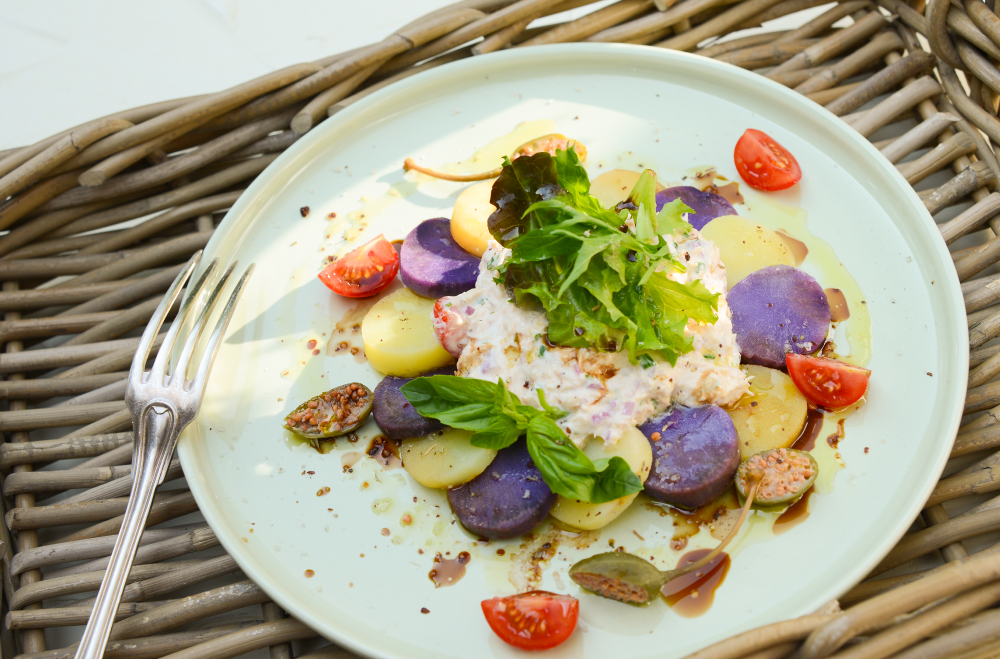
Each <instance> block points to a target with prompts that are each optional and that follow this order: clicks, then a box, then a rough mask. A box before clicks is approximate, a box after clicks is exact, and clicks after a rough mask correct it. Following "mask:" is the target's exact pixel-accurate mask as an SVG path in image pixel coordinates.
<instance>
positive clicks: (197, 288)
mask: <svg viewBox="0 0 1000 659" xmlns="http://www.w3.org/2000/svg"><path fill="white" fill-rule="evenodd" d="M218 265H219V259H212V262H211V263H209V264H208V267H207V268H205V271H204V272H203V273H201V276H200V277H198V281H196V282H195V283H194V285H193V286H191V287H189V289H188V294H187V295H186V296H185V298H184V301H183V302H182V303H181V308H180V309H179V310H178V311H177V315H176V316H175V317H174V322H173V323H172V324H171V325H170V329H169V330H167V335H166V336H165V337H163V343H162V344H161V345H160V350H159V351H158V352H157V353H156V359H154V360H153V367H152V368H151V369H150V371H149V379H148V382H156V383H158V384H162V383H163V379H164V377H165V375H166V372H167V367H168V366H169V365H170V364H169V362H170V353H171V351H172V350H173V349H174V343H175V342H176V341H177V334H178V333H179V332H180V331H181V328H182V327H183V326H184V323H185V321H186V320H187V317H188V314H190V313H191V310H192V309H194V308H195V307H196V306H197V301H198V299H199V298H200V297H201V294H202V292H203V291H204V289H205V285H206V284H207V283H208V280H209V279H210V278H211V276H212V273H213V272H215V268H216V267H218Z"/></svg>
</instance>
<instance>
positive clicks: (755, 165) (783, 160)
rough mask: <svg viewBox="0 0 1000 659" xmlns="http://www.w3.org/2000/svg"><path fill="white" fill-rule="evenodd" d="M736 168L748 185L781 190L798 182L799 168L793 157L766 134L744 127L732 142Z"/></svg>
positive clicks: (761, 188)
mask: <svg viewBox="0 0 1000 659" xmlns="http://www.w3.org/2000/svg"><path fill="white" fill-rule="evenodd" d="M733 157H734V159H735V160H736V171H738V172H739V173H740V176H742V177H743V180H744V181H746V182H747V184H748V185H749V186H750V187H752V188H757V189H758V190H784V189H786V188H790V187H792V186H793V185H795V184H796V183H798V182H799V179H801V178H802V170H801V169H800V168H799V163H798V161H796V160H795V156H793V155H792V154H791V153H789V152H788V149H786V148H785V147H783V146H781V145H780V144H778V143H777V142H775V141H774V140H773V139H772V138H771V136H769V135H768V134H767V133H762V132H761V131H759V130H754V129H753V128H748V129H747V131H746V132H745V133H743V137H741V138H740V140H739V141H738V142H737V143H736V153H735V154H733Z"/></svg>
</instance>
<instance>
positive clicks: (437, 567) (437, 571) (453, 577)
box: [427, 551, 472, 588]
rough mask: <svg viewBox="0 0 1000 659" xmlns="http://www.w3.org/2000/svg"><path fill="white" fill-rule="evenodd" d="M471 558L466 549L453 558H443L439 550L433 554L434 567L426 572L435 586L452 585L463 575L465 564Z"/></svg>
mask: <svg viewBox="0 0 1000 659" xmlns="http://www.w3.org/2000/svg"><path fill="white" fill-rule="evenodd" d="M471 560H472V556H471V555H470V554H469V552H467V551H463V552H460V553H459V554H458V556H456V557H455V558H445V557H444V556H442V555H441V553H440V552H438V553H437V555H435V556H434V567H433V569H431V571H430V572H429V573H428V574H427V576H428V577H430V580H431V581H433V582H434V587H435V588H443V587H445V586H454V585H455V584H456V583H458V580H459V579H461V578H462V577H464V576H465V566H466V565H467V564H468V562H469V561H471Z"/></svg>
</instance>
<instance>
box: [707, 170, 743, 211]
mask: <svg viewBox="0 0 1000 659" xmlns="http://www.w3.org/2000/svg"><path fill="white" fill-rule="evenodd" d="M719 178H722V177H721V176H720V177H719ZM705 192H713V193H715V194H717V195H719V196H720V197H722V198H723V199H725V200H726V201H728V202H729V203H730V204H733V205H736V204H742V203H743V202H744V201H745V200H744V199H743V195H741V194H740V184H739V183H736V182H735V181H734V182H733V183H727V184H726V185H723V186H718V187H717V186H714V185H710V186H708V187H707V188H705Z"/></svg>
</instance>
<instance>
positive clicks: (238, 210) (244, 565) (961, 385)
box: [177, 43, 969, 659]
mask: <svg viewBox="0 0 1000 659" xmlns="http://www.w3.org/2000/svg"><path fill="white" fill-rule="evenodd" d="M577 54H587V55H591V56H593V55H594V54H599V55H601V56H602V57H609V58H611V57H617V58H620V59H621V60H623V64H626V65H627V61H628V60H630V59H633V58H639V59H644V60H647V61H649V60H656V59H659V60H661V61H662V63H664V64H666V65H667V66H669V65H670V64H671V63H673V64H679V65H682V66H686V67H692V66H693V67H695V68H697V67H703V68H704V69H706V70H708V71H712V72H713V73H715V74H718V75H722V76H726V75H728V76H732V77H734V78H735V79H742V81H743V82H747V83H749V84H751V85H757V86H759V87H761V89H762V90H769V91H770V92H771V93H774V94H777V95H778V96H779V97H783V99H784V100H785V101H786V102H788V103H789V104H790V105H793V106H797V108H798V111H800V112H802V113H803V114H805V115H809V114H811V115H813V116H812V118H813V119H814V120H816V121H820V122H823V123H824V124H826V126H827V127H828V128H829V129H832V130H833V131H835V132H836V133H838V134H839V137H841V138H842V139H845V140H849V141H850V142H853V144H854V146H855V147H857V148H860V149H862V150H863V151H867V152H868V156H869V157H870V159H871V160H872V162H871V163H870V164H873V165H875V166H876V167H878V168H879V169H881V170H882V172H883V174H885V175H887V176H888V177H889V178H890V179H895V182H896V183H897V185H898V186H899V187H900V189H901V190H902V192H903V195H904V196H905V197H906V198H907V199H908V201H909V204H910V206H911V208H910V209H908V211H912V213H910V212H907V213H906V216H907V217H912V218H913V226H912V227H911V228H914V229H917V230H918V231H920V232H922V233H928V232H932V233H933V234H938V233H939V232H938V227H937V225H936V223H935V222H934V220H933V218H932V216H931V215H930V213H929V212H928V211H927V209H926V208H925V207H924V205H923V203H922V202H921V201H920V198H919V196H918V195H917V193H916V191H915V190H914V189H913V187H912V186H910V184H909V183H907V182H906V179H905V178H904V177H903V176H902V174H900V173H899V171H898V170H897V169H896V168H895V167H894V166H893V165H892V164H891V163H889V162H888V161H887V160H885V158H883V157H882V156H881V154H880V153H879V151H878V150H877V149H875V147H874V146H873V145H872V144H871V142H869V141H868V140H867V139H866V138H865V137H863V136H861V134H860V133H857V132H856V131H854V130H853V129H852V128H851V127H850V126H849V125H848V124H847V123H846V122H844V121H843V120H842V119H841V118H840V117H838V116H836V115H834V114H832V113H831V112H829V111H827V110H826V109H825V108H823V107H822V106H820V105H818V104H816V103H814V102H812V101H810V100H808V99H807V98H806V97H805V96H802V95H800V94H798V93H797V92H795V91H793V90H792V89H790V88H788V87H785V86H783V85H780V84H779V83H777V82H774V81H773V80H770V79H768V78H765V77H763V76H760V75H758V74H754V73H751V72H749V71H746V70H744V69H741V68H739V67H736V66H734V65H731V64H728V63H725V62H719V61H716V60H712V59H709V58H705V57H701V56H698V55H694V54H692V53H687V52H682V51H676V50H667V49H658V48H652V47H649V46H642V45H633V44H617V43H569V44H552V45H547V46H546V47H545V48H542V49H536V48H529V49H510V50H504V51H499V52H495V53H490V54H488V55H487V56H485V57H482V56H480V57H475V58H470V59H464V60H459V61H456V62H452V63H449V64H445V65H443V66H440V67H437V68H434V69H432V70H428V71H424V72H421V73H419V74H416V75H414V76H411V77H409V78H406V79H403V80H400V81H397V82H396V83H394V84H392V85H389V86H387V87H385V88H383V89H380V90H378V91H376V92H373V93H372V94H370V95H368V96H367V97H365V98H362V99H360V100H359V101H357V102H356V103H353V104H351V105H350V106H348V107H347V108H345V109H343V110H341V111H339V112H338V113H337V114H336V115H334V116H331V117H329V118H328V119H326V120H325V121H323V122H322V123H321V124H319V125H318V126H316V127H315V128H313V129H312V130H311V131H309V132H308V133H307V134H305V135H303V136H302V137H301V138H300V139H299V140H297V141H296V142H295V143H293V144H292V145H291V146H290V147H289V148H288V149H286V150H285V151H284V152H283V153H281V154H280V155H279V156H278V157H277V158H276V159H275V160H274V161H273V162H272V163H270V164H269V165H268V166H267V167H266V168H265V169H264V170H263V171H262V172H261V173H260V174H258V175H257V177H256V178H255V179H254V180H253V181H252V182H251V183H250V185H249V186H248V187H247V189H246V190H245V191H244V193H243V194H242V195H240V197H239V199H237V201H236V202H235V203H234V204H233V206H232V207H231V208H230V210H229V211H228V212H227V213H226V215H225V217H224V218H223V220H222V222H221V223H220V224H219V226H218V227H217V229H216V231H215V233H214V234H213V236H212V238H211V239H210V240H209V242H208V244H207V246H206V247H205V249H204V254H205V256H207V257H210V256H211V255H213V254H214V253H216V252H218V251H219V250H220V249H221V248H222V243H223V241H224V240H226V233H227V231H228V230H230V229H232V227H233V225H234V224H237V223H238V222H240V221H241V219H242V218H243V217H244V216H246V215H247V214H255V212H256V211H257V209H258V208H259V206H260V205H261V204H262V203H266V202H261V201H260V199H261V198H263V197H265V196H266V197H267V198H268V199H270V197H271V196H273V195H270V194H269V190H268V188H269V187H270V186H272V185H273V184H274V179H276V178H280V175H281V174H282V173H283V172H284V170H285V169H286V168H289V169H291V168H294V167H295V166H296V165H298V164H300V163H299V158H300V157H301V156H303V155H306V154H307V152H308V151H309V150H310V149H312V148H313V144H314V143H315V142H320V141H322V140H323V138H324V136H325V134H326V133H329V132H333V131H336V130H337V127H338V125H339V124H342V123H349V122H352V121H357V120H359V119H362V118H363V116H364V114H365V113H366V112H368V111H369V110H371V109H374V108H376V107H377V106H380V105H381V104H383V103H384V102H385V101H387V100H389V99H391V98H392V97H394V96H396V95H403V94H406V93H407V92H409V91H410V90H412V89H414V88H415V87H419V86H420V85H423V84H426V83H428V82H430V81H440V80H441V79H446V78H448V77H450V76H455V77H458V78H461V77H464V76H468V75H469V74H470V73H471V72H474V71H475V69H476V68H480V67H483V68H485V67H487V66H497V65H499V64H500V63H502V62H504V61H507V65H508V66H509V67H511V68H512V69H514V68H516V67H517V66H518V64H519V63H521V64H524V63H530V64H531V65H532V67H539V68H541V67H543V66H545V65H546V64H548V63H552V64H554V65H558V63H559V60H561V59H564V58H567V57H573V56H574V55H577ZM528 76H529V77H531V73H528ZM387 116H391V113H390V114H387V113H381V114H377V115H376V117H375V119H374V121H380V120H384V119H385V118H386V117H387ZM800 137H801V136H800ZM802 139H806V138H805V137H803V138H802ZM309 162H311V159H310V160H306V161H303V162H302V163H301V167H300V168H299V170H298V171H301V170H302V169H305V168H306V167H308V164H309ZM296 173H298V172H296ZM283 188H284V186H283V185H282V187H281V188H279V189H278V190H277V191H275V192H280V190H281V189H283ZM917 217H919V221H918V220H917ZM251 221H252V220H251ZM926 246H927V247H930V248H931V250H932V251H933V252H934V255H935V256H936V259H937V261H936V262H935V263H933V264H931V266H930V267H935V268H938V269H941V266H942V265H943V266H945V267H944V268H943V270H944V271H945V272H946V273H948V275H947V280H948V287H949V288H950V289H951V291H950V294H948V292H947V291H946V292H945V294H944V300H945V301H946V302H947V303H949V305H950V307H951V308H950V311H951V312H952V313H950V314H949V316H948V318H947V319H946V321H947V322H950V324H951V325H953V327H951V328H950V330H951V331H958V333H959V336H964V337H966V340H964V341H960V342H959V345H957V346H954V348H955V351H954V354H952V355H950V357H951V358H957V360H958V367H959V372H960V373H967V372H968V367H969V344H968V340H967V337H968V327H967V322H966V320H965V318H966V314H965V307H964V301H963V296H962V294H961V287H960V283H959V280H958V274H957V271H956V270H955V269H954V267H953V265H952V260H951V257H950V255H949V251H948V248H947V245H946V244H945V243H944V241H943V240H938V241H933V240H932V241H930V242H929V244H928V245H926ZM209 261H210V259H209V258H205V259H203V260H202V264H203V266H201V267H199V270H201V268H202V267H204V264H207V263H208V262H209ZM196 274H197V273H196ZM939 320H940V319H939ZM946 331H948V328H947V327H945V328H939V330H938V334H941V333H943V332H946ZM940 343H941V342H940V340H939V346H938V347H939V348H940ZM949 392H950V399H949V400H946V401H944V402H946V403H948V407H950V408H951V411H950V415H951V419H950V420H949V423H948V424H947V426H946V427H947V428H948V434H947V436H948V437H949V438H950V439H949V440H948V441H947V442H943V443H942V444H941V448H940V450H939V452H938V454H937V455H936V456H935V457H936V464H934V465H933V467H932V469H931V472H932V473H934V474H936V476H935V478H934V479H933V480H930V479H929V480H928V482H927V483H926V484H925V485H924V488H923V491H922V492H921V493H920V496H919V497H914V498H913V499H912V501H911V503H910V504H909V507H908V508H906V509H905V511H906V514H905V515H903V516H902V518H904V519H906V524H902V523H900V524H899V525H898V527H897V528H896V529H894V530H893V533H891V534H888V535H884V536H883V537H882V539H881V541H880V542H879V544H878V546H877V548H876V549H875V550H874V551H871V552H870V553H869V554H868V558H867V559H866V560H864V561H859V562H858V564H857V567H856V568H855V570H854V572H853V573H852V574H851V575H850V579H847V580H845V581H844V582H843V583H844V584H846V585H845V586H844V587H843V589H841V590H840V591H839V593H838V595H837V597H839V596H840V595H842V594H843V592H846V591H847V590H848V589H849V588H850V587H852V586H853V585H854V584H856V583H858V582H860V581H861V580H862V579H863V578H864V576H865V575H866V574H868V572H870V571H871V569H872V568H874V567H875V566H876V565H877V564H878V563H879V562H881V560H882V559H883V558H884V557H885V556H886V555H887V554H888V552H889V551H891V549H892V547H894V546H895V545H896V543H897V542H898V541H899V539H900V538H901V537H902V536H903V535H904V533H905V532H906V529H907V528H908V527H909V525H910V524H911V523H912V521H913V520H914V519H915V518H916V517H917V515H918V514H919V513H920V511H921V510H922V509H923V507H924V503H925V502H926V500H927V498H928V497H929V496H930V494H931V492H932V490H933V489H934V487H935V485H936V484H937V482H938V480H939V479H940V476H941V473H942V472H943V470H944V467H945V463H946V462H947V460H948V456H949V454H950V451H951V446H952V444H953V443H954V437H955V435H956V433H957V430H958V427H959V425H960V422H961V418H962V413H963V410H964V400H965V396H966V392H967V379H965V378H962V377H959V378H958V382H957V385H956V386H955V387H952V388H951V389H950V390H949ZM955 399H957V400H955ZM190 428H191V426H189V430H186V431H185V434H187V433H189V432H191V430H190ZM189 445H190V442H184V441H181V442H178V447H177V453H178V458H179V459H180V461H181V466H182V468H183V469H184V471H185V474H189V473H190V475H192V476H193V475H195V474H196V473H198V472H197V464H198V462H197V460H195V459H194V456H193V454H192V453H191V451H193V449H190V448H188V447H189ZM205 480H206V481H207V479H205ZM187 482H188V487H189V488H190V491H191V492H192V494H193V496H194V498H195V501H196V503H197V504H198V507H199V510H200V511H201V513H202V515H203V516H204V518H205V520H206V522H207V523H208V525H209V526H210V527H211V528H213V530H215V529H216V528H219V529H223V528H225V524H222V523H221V522H220V518H221V517H222V516H223V515H224V511H222V509H221V508H220V509H219V510H215V509H214V507H213V503H214V501H213V499H214V497H213V496H211V494H210V493H209V492H208V491H206V490H202V489H201V488H202V482H201V479H199V478H188V479H187ZM216 537H217V538H218V539H219V542H220V544H221V545H222V547H223V548H224V549H225V550H226V552H227V553H229V554H230V555H231V556H232V557H233V559H234V560H235V561H236V563H237V565H238V566H239V567H240V568H241V569H242V570H243V572H244V573H245V574H246V575H247V577H249V578H250V579H251V580H252V581H253V582H254V583H255V584H257V586H258V587H260V588H261V589H262V590H264V592H265V593H266V594H267V595H268V596H269V597H271V598H272V599H273V600H274V601H275V602H277V603H278V604H280V605H281V606H282V608H284V609H285V610H286V611H287V612H288V613H289V615H292V616H294V617H295V618H297V619H298V620H300V621H302V622H303V623H305V624H306V625H307V626H308V627H309V628H310V629H312V630H313V631H316V632H317V633H318V634H320V635H321V636H323V637H325V638H327V639H329V640H331V641H333V642H335V643H337V644H338V645H340V646H341V647H344V648H346V649H348V650H350V651H352V652H356V653H358V654H360V655H364V656H369V657H378V658H379V659H395V658H396V657H398V656H402V655H398V654H387V653H383V652H380V651H379V650H378V649H377V648H376V647H375V646H373V645H369V644H368V642H367V641H366V639H365V638H364V637H362V636H358V635H355V634H351V633H345V632H346V630H343V629H335V628H332V627H331V626H330V625H328V624H326V623H325V622H324V621H323V619H322V617H321V616H318V615H314V614H313V613H312V611H311V610H310V609H309V608H308V607H305V606H298V605H297V604H296V598H295V591H294V589H292V588H289V589H287V593H286V592H285V589H283V588H282V587H280V586H274V587H272V584H269V583H267V581H268V580H267V579H266V578H262V577H263V576H264V573H263V572H259V571H258V570H257V569H256V565H255V562H254V560H253V559H252V557H248V556H244V555H243V553H242V549H243V548H242V546H241V543H240V539H239V538H237V537H227V536H226V534H225V533H224V532H217V533H216ZM808 613H811V612H810V611H803V612H802V613H801V614H800V615H807V614H808ZM765 624H766V623H765ZM718 640H722V639H718ZM714 642H716V641H713V643H714Z"/></svg>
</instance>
